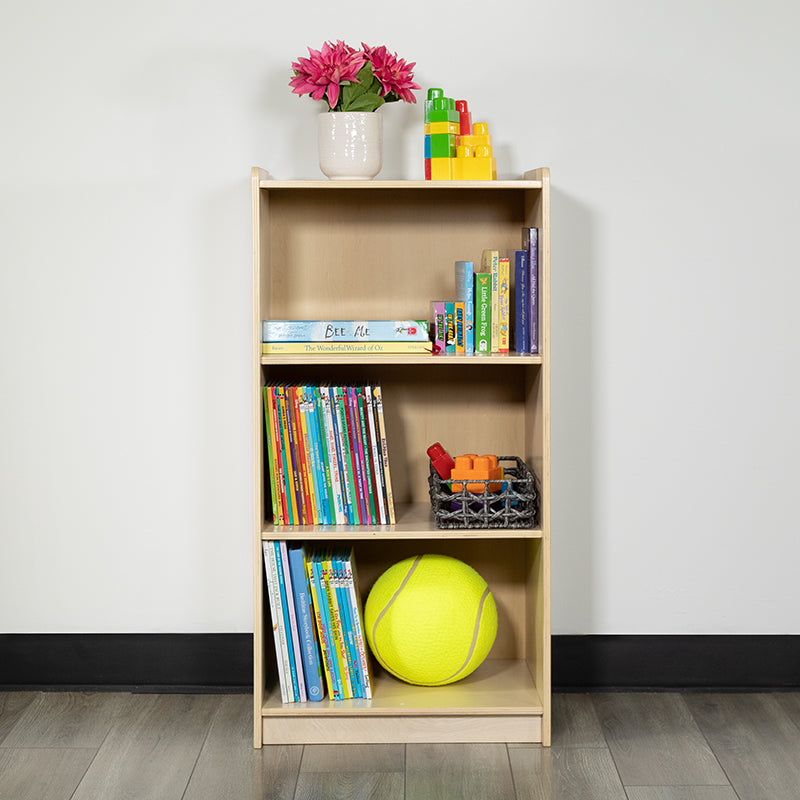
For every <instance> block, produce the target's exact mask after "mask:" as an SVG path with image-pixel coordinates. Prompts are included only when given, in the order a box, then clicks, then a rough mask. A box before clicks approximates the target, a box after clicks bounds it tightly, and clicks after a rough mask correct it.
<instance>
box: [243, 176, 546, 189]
mask: <svg viewBox="0 0 800 800" xmlns="http://www.w3.org/2000/svg"><path fill="white" fill-rule="evenodd" d="M259 186H260V187H261V188H262V189H269V190H270V191H280V190H282V189H284V190H285V189H291V190H298V189H313V190H315V191H316V190H342V189H345V190H348V189H370V190H378V189H397V190H403V189H430V190H432V191H435V190H441V189H451V190H452V189H459V190H461V189H464V190H471V189H480V190H481V191H495V190H498V189H505V190H508V189H516V190H526V189H541V188H542V181H540V180H511V181H388V180H387V181H330V180H321V181H317V180H312V181H309V180H292V181H278V180H273V179H271V178H267V179H262V180H261V181H260V182H259Z"/></svg>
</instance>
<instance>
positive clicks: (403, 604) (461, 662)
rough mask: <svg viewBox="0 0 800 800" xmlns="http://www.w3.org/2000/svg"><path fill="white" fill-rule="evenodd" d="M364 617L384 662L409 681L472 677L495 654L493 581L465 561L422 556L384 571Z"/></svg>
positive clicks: (435, 682)
mask: <svg viewBox="0 0 800 800" xmlns="http://www.w3.org/2000/svg"><path fill="white" fill-rule="evenodd" d="M364 622H365V627H366V634H367V641H368V642H369V646H370V649H371V650H372V652H373V654H374V655H375V658H376V659H377V660H378V662H379V663H380V664H381V666H382V667H384V669H386V670H387V671H388V672H390V673H391V674H392V675H394V676H395V677H397V678H400V679H401V680H403V681H406V682H407V683H414V684H418V685H420V686H441V685H443V684H445V683H453V682H454V681H458V680H461V678H465V677H466V676H467V675H469V674H470V673H471V672H472V671H473V670H475V669H476V668H477V667H478V666H479V665H480V664H481V662H482V661H483V660H484V659H485V658H486V656H487V655H488V654H489V650H491V648H492V644H494V638H495V636H496V635H497V606H496V605H495V602H494V597H492V593H491V592H490V591H489V587H488V586H487V584H486V581H485V580H484V579H483V578H482V577H481V576H480V575H479V574H478V573H477V572H476V571H475V570H474V569H473V568H472V567H470V566H468V565H467V564H465V563H464V562H463V561H459V560H458V559H457V558H451V557H450V556H441V555H423V556H414V557H412V558H406V559H404V560H403V561H400V562H398V563H397V564H395V565H394V566H391V567H389V569H387V570H386V572H384V573H383V574H382V575H381V576H380V577H379V578H378V580H377V581H376V582H375V585H374V586H373V587H372V589H371V590H370V593H369V597H367V602H366V605H365V607H364Z"/></svg>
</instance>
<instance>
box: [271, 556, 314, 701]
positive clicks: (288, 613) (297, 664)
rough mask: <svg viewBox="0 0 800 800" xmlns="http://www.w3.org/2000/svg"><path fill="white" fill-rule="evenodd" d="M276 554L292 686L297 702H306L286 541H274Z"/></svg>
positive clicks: (306, 696)
mask: <svg viewBox="0 0 800 800" xmlns="http://www.w3.org/2000/svg"><path fill="white" fill-rule="evenodd" d="M274 547H275V556H276V558H277V561H278V585H279V586H280V590H281V599H282V601H283V619H284V624H285V625H286V640H287V645H288V648H289V663H290V665H291V669H292V688H293V691H294V699H295V701H296V702H299V703H305V702H306V700H308V695H307V694H306V682H305V678H304V677H303V656H302V653H301V651H300V637H299V634H298V631H297V614H296V612H295V608H294V592H293V590H292V574H291V571H290V569H289V553H288V551H287V549H286V542H285V541H278V542H275V543H274Z"/></svg>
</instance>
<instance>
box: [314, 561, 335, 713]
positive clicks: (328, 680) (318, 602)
mask: <svg viewBox="0 0 800 800" xmlns="http://www.w3.org/2000/svg"><path fill="white" fill-rule="evenodd" d="M320 560H321V554H320V552H319V551H314V552H312V553H310V554H309V557H308V563H307V573H308V579H309V585H310V587H311V596H312V600H313V604H314V620H315V622H316V625H317V634H318V636H319V641H320V645H321V652H322V667H323V671H324V673H325V684H326V686H327V687H328V696H329V697H330V698H331V700H342V699H344V695H343V694H342V687H341V683H340V682H339V679H338V673H337V670H336V655H335V652H334V644H333V638H332V631H331V626H330V619H329V616H328V602H327V596H326V594H325V589H324V584H323V583H322V581H321V567H320Z"/></svg>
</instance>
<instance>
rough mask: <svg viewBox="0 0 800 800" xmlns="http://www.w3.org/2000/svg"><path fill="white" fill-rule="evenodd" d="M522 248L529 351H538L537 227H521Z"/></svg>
mask: <svg viewBox="0 0 800 800" xmlns="http://www.w3.org/2000/svg"><path fill="white" fill-rule="evenodd" d="M522 249H523V250H527V251H528V276H529V280H528V297H529V298H530V300H529V304H528V309H529V314H528V318H529V320H530V330H531V353H538V352H539V229H538V228H523V229H522Z"/></svg>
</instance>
